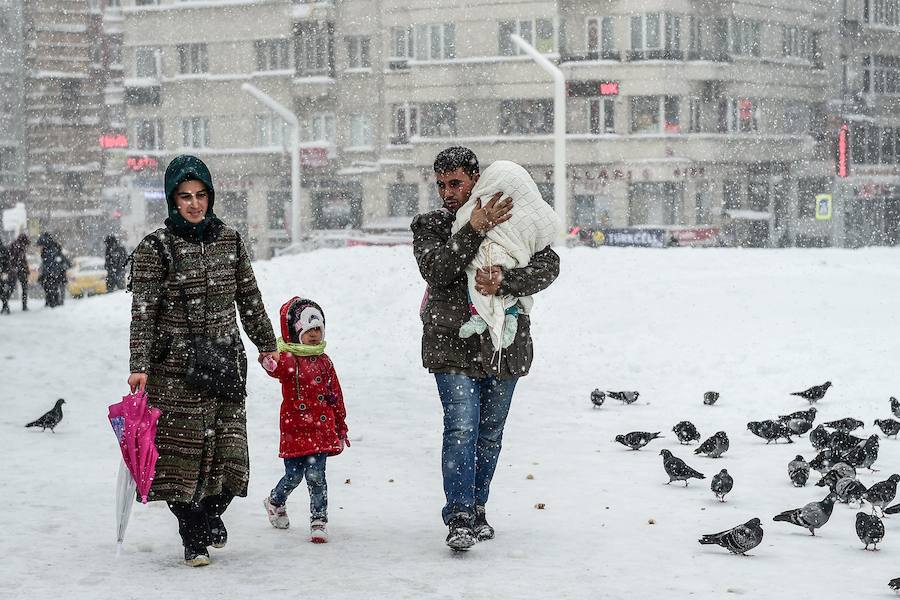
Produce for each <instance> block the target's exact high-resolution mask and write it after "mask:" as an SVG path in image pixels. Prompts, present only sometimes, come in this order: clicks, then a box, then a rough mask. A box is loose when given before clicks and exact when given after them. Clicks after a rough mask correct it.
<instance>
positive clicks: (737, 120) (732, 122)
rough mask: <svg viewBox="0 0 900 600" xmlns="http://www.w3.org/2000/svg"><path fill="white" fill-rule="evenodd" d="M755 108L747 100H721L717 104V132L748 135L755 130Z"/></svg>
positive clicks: (754, 102) (753, 102)
mask: <svg viewBox="0 0 900 600" xmlns="http://www.w3.org/2000/svg"><path fill="white" fill-rule="evenodd" d="M756 112H757V106H756V101H755V100H750V99H748V98H729V99H726V98H723V99H722V100H721V101H720V102H719V131H720V132H722V133H726V132H727V133H749V132H751V131H756V130H757V122H756Z"/></svg>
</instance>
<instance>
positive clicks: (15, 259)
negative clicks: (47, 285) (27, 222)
mask: <svg viewBox="0 0 900 600" xmlns="http://www.w3.org/2000/svg"><path fill="white" fill-rule="evenodd" d="M30 243H31V240H29V239H28V236H27V235H26V234H24V233H23V234H21V235H19V237H17V238H16V239H14V240H13V241H12V242H11V243H10V244H9V269H10V272H11V273H13V275H14V279H13V281H12V282H11V286H12V287H11V289H10V294H12V292H13V291H15V288H16V281H18V282H19V283H20V284H21V286H22V310H23V311H24V310H28V275H29V274H30V273H31V269H30V268H29V267H28V259H27V258H25V252H26V249H27V248H28V245H29V244H30Z"/></svg>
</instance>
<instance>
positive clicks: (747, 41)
mask: <svg viewBox="0 0 900 600" xmlns="http://www.w3.org/2000/svg"><path fill="white" fill-rule="evenodd" d="M729 37H730V41H731V44H730V49H731V53H732V54H736V55H742V56H759V55H760V22H759V21H754V20H752V19H738V18H732V19H731V20H730V21H729Z"/></svg>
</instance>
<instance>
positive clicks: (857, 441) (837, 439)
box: [828, 430, 865, 454]
mask: <svg viewBox="0 0 900 600" xmlns="http://www.w3.org/2000/svg"><path fill="white" fill-rule="evenodd" d="M864 441H865V440H864V439H862V438H860V437H856V436H855V435H851V434H849V433H847V432H846V431H841V430H837V431H832V432H831V435H830V436H829V437H828V447H829V448H831V449H832V451H834V452H837V453H838V454H843V453H845V452H849V451H850V449H851V448H853V446H859V445H861V444H862V443H863V442H864Z"/></svg>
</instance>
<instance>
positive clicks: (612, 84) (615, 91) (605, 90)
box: [600, 81, 619, 96]
mask: <svg viewBox="0 0 900 600" xmlns="http://www.w3.org/2000/svg"><path fill="white" fill-rule="evenodd" d="M600 95H601V96H618V95H619V82H618V81H601V82H600Z"/></svg>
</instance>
